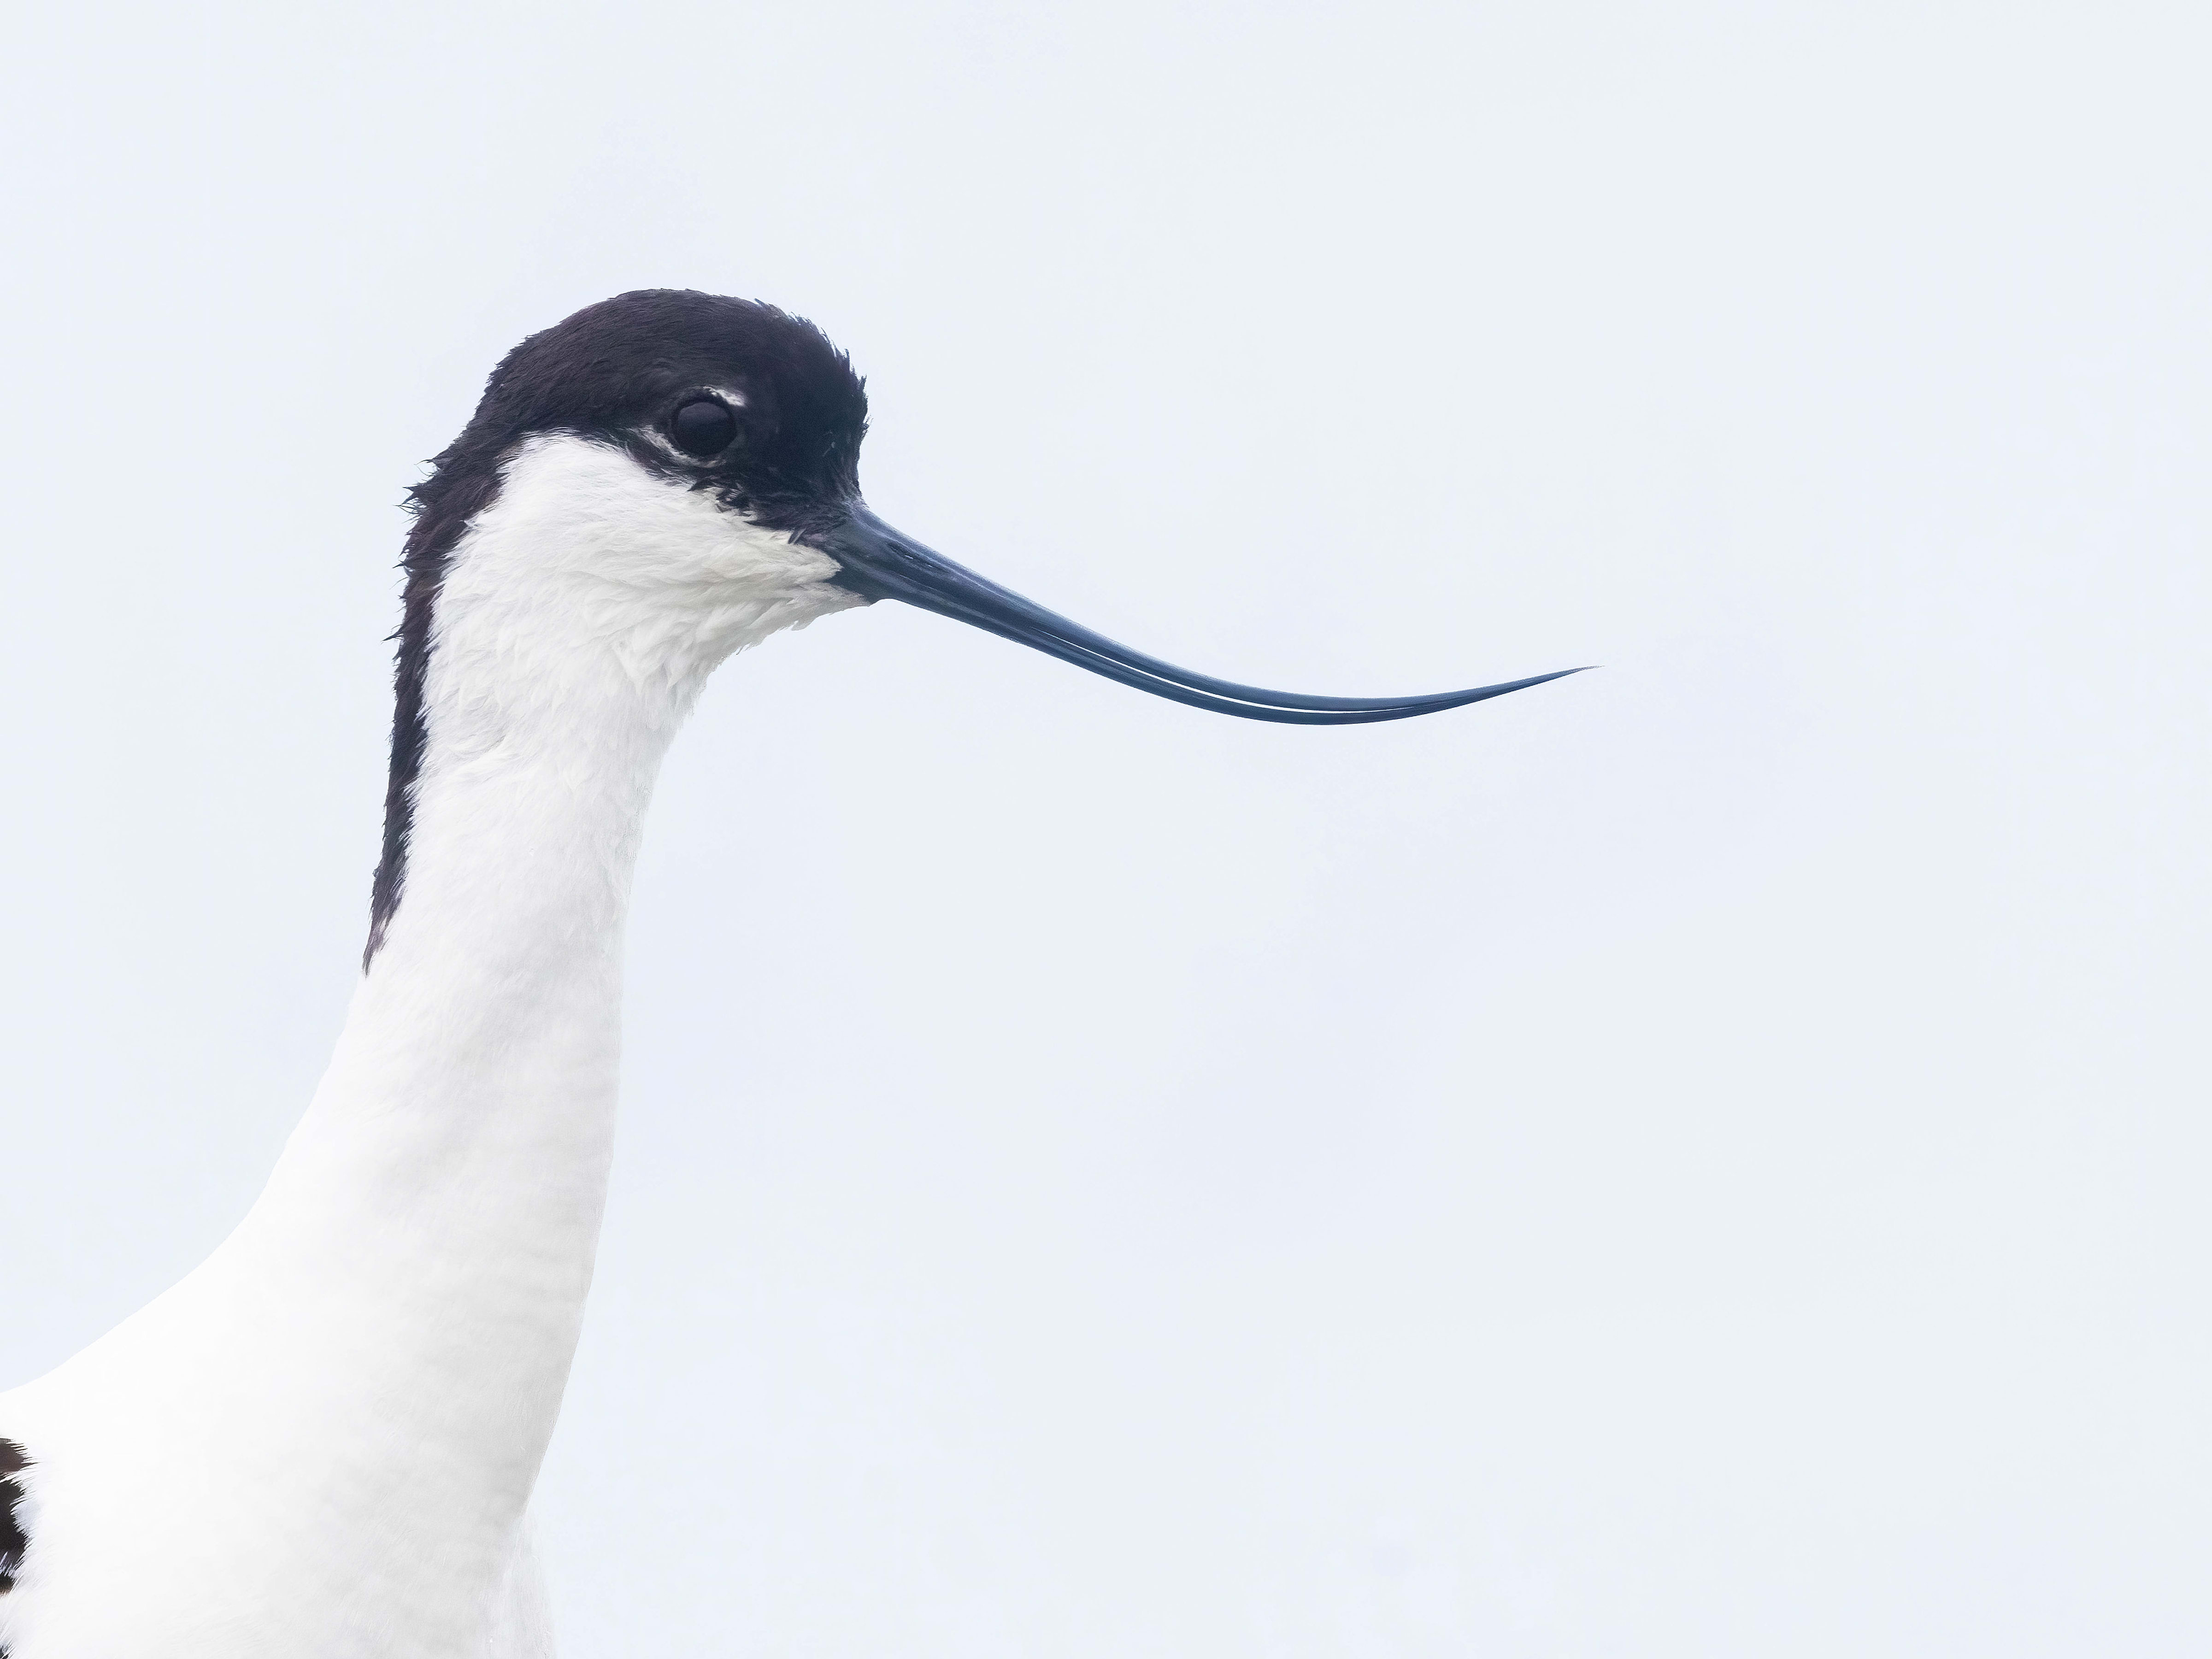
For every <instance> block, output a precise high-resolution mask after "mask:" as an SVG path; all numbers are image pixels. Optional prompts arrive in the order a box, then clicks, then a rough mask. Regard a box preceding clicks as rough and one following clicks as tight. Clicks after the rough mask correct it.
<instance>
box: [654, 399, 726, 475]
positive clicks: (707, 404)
mask: <svg viewBox="0 0 2212 1659" xmlns="http://www.w3.org/2000/svg"><path fill="white" fill-rule="evenodd" d="M737 435H738V417H737V416H734V415H732V414H731V413H730V411H729V410H728V409H727V408H726V406H724V405H723V404H720V403H719V402H717V401H716V400H715V399H714V398H693V399H692V400H691V401H690V403H688V404H684V406H683V407H682V408H680V409H678V410H677V411H676V412H675V413H674V414H673V415H671V416H669V417H668V437H669V441H671V443H673V444H674V445H675V446H676V447H678V449H680V450H682V451H683V452H684V453H685V454H686V455H689V456H690V457H691V458H692V459H694V460H701V461H703V460H705V459H707V458H708V456H709V455H719V454H720V453H722V452H723V451H724V450H726V449H727V448H728V447H730V441H731V440H732V438H735V437H736V436H737Z"/></svg>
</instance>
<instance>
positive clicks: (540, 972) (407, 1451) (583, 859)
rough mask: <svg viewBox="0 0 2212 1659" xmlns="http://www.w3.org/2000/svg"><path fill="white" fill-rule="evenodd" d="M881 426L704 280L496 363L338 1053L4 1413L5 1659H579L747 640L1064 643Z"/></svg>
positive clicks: (438, 557) (420, 533) (763, 865)
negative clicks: (638, 1256)
mask: <svg viewBox="0 0 2212 1659" xmlns="http://www.w3.org/2000/svg"><path fill="white" fill-rule="evenodd" d="M864 413H865V403H864V400H863V399H862V397H861V393H860V383H859V381H858V380H857V379H856V378H854V376H853V375H852V374H851V372H850V370H849V368H847V367H846V366H845V363H844V360H843V359H842V356H838V355H836V353H835V352H834V351H833V350H832V349H831V348H829V344H828V343H827V342H826V341H825V340H823V339H822V337H820V336H819V335H818V334H817V333H816V332H815V331H813V330H812V329H811V325H805V324H803V323H800V322H798V321H797V320H796V319H791V318H787V317H786V316H784V315H783V314H782V313H778V312H775V311H773V310H771V309H769V307H757V306H749V305H746V304H744V303H743V302H739V301H726V300H716V299H712V298H710V296H706V295H666V294H654V295H628V296H623V298H622V299H621V300H617V301H608V302H605V305H603V306H601V307H592V308H591V310H589V311H587V312H586V313H579V316H578V317H577V318H574V319H569V321H568V322H567V323H564V324H562V325H559V327H557V328H556V329H555V330H552V331H548V332H547V333H546V334H544V335H540V336H536V337H532V340H531V341H528V342H526V343H525V344H524V345H523V346H522V347H520V348H518V349H517V350H516V352H515V353H514V354H513V355H511V356H510V357H509V358H508V359H507V362H504V363H503V364H502V365H501V368H500V370H499V371H498V372H497V373H496V374H495V375H494V377H493V380H492V382H491V385H490V387H489V390H488V392H487V393H486V397H485V399H484V404H483V406H482V407H481V408H480V409H479V410H478V413H477V418H476V420H475V421H474V422H471V427H470V428H469V429H468V431H466V432H465V433H464V435H463V436H462V438H461V439H460V440H459V441H457V443H456V444H455V446H453V447H452V448H451V449H449V450H448V451H447V453H445V454H444V455H441V457H440V458H439V461H438V463H437V471H436V472H435V474H434V475H433V477H432V478H431V479H430V480H429V481H428V483H426V484H425V485H424V486H422V488H421V489H418V491H417V497H418V501H417V506H418V516H417V520H416V529H415V533H414V535H413V536H412V537H410V544H409V550H408V557H407V568H408V572H409V586H408V600H407V619H406V622H405V623H404V625H403V629H402V635H401V647H400V653H399V672H398V714H397V717H396V719H395V729H394V742H393V774H392V793H391V795H390V797H389V799H388V800H387V823H386V844H385V863H384V866H383V868H382V869H380V872H379V875H378V880H377V884H376V894H375V907H374V909H375V914H374V927H373V930H372V933H371V939H370V945H369V951H368V955H367V957H366V960H365V966H364V972H363V975H362V979H361V981H360V982H359V984H358V986H357V987H356V991H355V994H354V996H353V1000H352V1004H351V1006H350V1008H349V1012H348V1015H347V1018H346V1022H345V1025H344V1029H343V1033H342V1035H341V1036H340V1037H339V1039H338V1042H337V1049H336V1052H335V1054H334V1055H333V1057H332V1060H331V1065H330V1068H329V1070H328V1071H327V1073H325V1076H324V1078H323V1079H322V1081H321V1084H320V1085H319V1087H318V1089H317V1091H316V1092H315V1095H314V1097H313V1102H312V1103H311V1104H310V1106H309V1108H308V1109H307V1114H306V1116H305V1117H304V1119H303V1120H302V1121H301V1124H300V1125H299V1127H298V1128H297V1129H296V1131H295V1133H294V1134H293V1135H292V1137H291V1139H290V1140H289V1143H288V1144H287V1146H286V1147H285V1149H284V1152H283V1155H282V1157H281V1158H280V1159H279V1161H278V1163H277V1165H276V1170H274V1172H273V1173H272V1175H271V1176H270V1181H269V1183H268V1186H267V1188H265V1190H264V1192H263V1194H261V1196H260V1198H259V1200H258V1202H257V1203H256V1204H255V1205H254V1206H253V1208H252V1211H251V1212H250V1213H249V1214H248V1215H247V1217H246V1219H245V1220H244V1221H243V1222H242V1223H241V1225H240V1226H239V1228H238V1229H237V1231H235V1232H234V1233H233V1234H232V1235H231V1236H230V1237H229V1238H228V1239H227V1240H226V1241H225V1242H224V1243H222V1245H221V1246H220V1247H219V1248H218V1249H216V1252H215V1254H214V1255H212V1256H210V1258H209V1259H208V1260H207V1261H205V1262H204V1263H203V1264H202V1265H201V1266H200V1267H198V1268H197V1270H196V1271H194V1272H193V1273H191V1274H190V1275H189V1276H188V1277H186V1278H185V1279H183V1280H182V1281H181V1282H180V1283H179V1284H178V1285H176V1286H175V1287H173V1289H171V1290H170V1291H167V1293H166V1294H164V1295H162V1296H161V1297H158V1298H157V1299H156V1300H155V1301H154V1302H153V1303H151V1304H149V1305H148V1306H147V1307H146V1308H145V1309H143V1310H141V1311H140V1312H139V1313H137V1314H136V1315H134V1316H132V1317H131V1318H130V1319H128V1320H126V1321H125V1322H124V1323H123V1324H121V1325H120V1326H118V1327H117V1328H115V1329H114V1330H113V1331H112V1332H111V1333H110V1334H107V1335H106V1336H105V1337H103V1338H101V1339H100V1340H99V1341H97V1342H95V1343H94V1345H93V1346H90V1347H88V1348H87V1349H86V1350H84V1351H83V1352H82V1353H80V1354H78V1355H77V1356H76V1357H75V1358H72V1359H70V1360H69V1361H68V1362H66V1363H65V1364H63V1365H62V1366H61V1367H59V1368H58V1370H54V1371H52V1372H51V1373H50V1374H48V1375H47V1376H44V1377H42V1378H40V1379H39V1380H38V1381H36V1382H34V1383H30V1384H28V1385H27V1386H25V1387H22V1388H20V1389H15V1390H14V1391H13V1392H10V1393H9V1394H5V1395H0V1451H5V1450H6V1449H8V1448H15V1449H16V1450H15V1452H14V1453H12V1454H10V1455H11V1456H12V1464H11V1462H8V1461H0V1476H4V1477H5V1479H4V1480H0V1498H8V1497H9V1496H11V1495H12V1496H13V1497H14V1498H15V1502H14V1504H13V1513H14V1523H15V1529H16V1530H17V1531H19V1532H20V1534H21V1538H22V1540H23V1541H24V1543H23V1547H21V1550H20V1551H19V1552H17V1553H18V1554H19V1555H20V1559H16V1560H14V1561H12V1562H11V1561H10V1560H9V1557H8V1555H7V1554H6V1553H5V1552H4V1550H0V1568H7V1567H9V1566H12V1586H11V1587H9V1579H8V1577H7V1576H5V1575H0V1652H4V1654H5V1655H6V1656H7V1659H155V1656H159V1659H525V1656H531V1659H535V1656H540V1655H544V1654H548V1653H550V1635H549V1634H548V1631H547V1626H546V1620H545V1616H544V1594H543V1589H542V1587H541V1586H540V1585H539V1584H538V1579H537V1570H536V1567H535V1564H534V1561H533V1560H532V1555H531V1552H530V1547H529V1541H528V1535H527V1526H526V1510H527V1506H528V1503H529V1498H530V1495H531V1491H532V1486H533V1484H534V1482H535V1480H536V1478H537V1474H538V1465H539V1462H540V1461H541V1459H542V1457H543V1455H544V1451H545V1448H546V1444H547V1442H548V1440H549V1438H550V1436H551V1434H552V1431H553V1426H554V1423H555V1420H556V1417H557V1415H558V1412H559V1408H560V1403H561V1396H562V1389H563V1386H564V1384H565V1383H566V1380H567V1376H568V1368H569V1364H570V1361H571V1359H572V1357H573V1355H574V1350H575V1345H576V1340H577V1334H578V1331H579V1329H580V1322H581V1319H582V1315H583V1309H584V1304H585V1297H586V1291H587V1290H588V1288H589V1285H590V1282H591V1276H592V1260H593V1254H594V1251H595V1249H596V1246H597V1243H598V1237H599V1223H600V1217H601V1212H602V1210H603V1208H604V1205H605V1194H606V1184H607V1175H608V1168H609V1158H610V1154H611V1141H612V1132H613V1126H614V1113H615V1102H616V1074H617V1054H618V1046H619V1038H620V1016H621V1006H620V1005H621V957H622V944H623V922H624V917H625V914H626V911H627V907H628V902H629V888H630V882H631V875H632V871H633V869H634V866H635V861H636V856H637V850H638V846H639V838H640V835H641V826H642V823H643V818H644V814H645V811H646V808H647V804H648V802H649V800H650V798H651V795H652V792H653V783H654V779H655V776H656V775H657V773H658V770H659V765H660V763H661V759H662V757H663V756H664V755H665V752H666V750H667V748H668V745H669V744H670V742H671V739H672V738H673V737H674V735H675V733H676V732H677V730H678V727H679V726H681V725H682V723H683V721H684V718H685V716H686V715H687V714H689V713H690V709H691V708H692V706H693V704H694V703H695V702H696V699H697V697H698V695H699V693H700V691H701V690H702V687H703V686H704V684H705V683H706V680H707V678H708V676H709V675H710V674H711V673H712V672H713V671H714V668H715V667H716V666H717V665H719V664H720V663H721V662H722V661H723V660H724V659H726V658H727V657H728V656H729V655H731V654H732V653H734V652H736V651H738V650H741V649H743V648H744V647H746V646H749V645H752V644H755V643H757V642H758V641H761V640H763V639H765V638H766V637H768V636H769V635H772V634H774V633H776V632H778V631H780V630H781V629H788V628H793V627H800V626H804V625H805V624H806V623H810V622H811V621H813V620H815V619H816V618H817V617H823V616H826V615H829V614H830V613H832V612H834V611H841V610H846V609H849V608H852V607H854V606H858V605H865V604H867V603H869V602H870V601H871V600H872V599H874V598H877V597H882V596H884V593H883V592H882V590H884V589H885V588H886V587H888V586H891V585H893V584H895V583H896V582H900V581H906V582H916V581H923V580H939V586H940V588H941V589H942V590H944V591H943V592H936V594H935V598H936V599H937V600H938V601H939V602H936V603H931V604H930V608H933V609H939V610H945V611H948V613H950V614H961V607H966V608H967V609H968V610H969V611H975V612H976V614H970V615H966V616H965V617H963V619H965V620H969V621H976V622H979V623H981V625H983V626H987V627H991V628H993V629H994V631H998V632H1001V633H1008V634H1010V635H1014V636H1016V637H1020V636H1021V630H1022V629H1025V628H1027V629H1042V627H1043V626H1044V624H1042V623H1035V622H1034V620H1033V619H1032V617H1030V615H1029V613H1025V612H1021V611H1017V610H1015V609H1013V608H1012V607H1013V606H1014V605H1017V604H1018V605H1026V603H1027V602H1026V601H1016V600H1015V599H1014V596H1011V595H1006V596H1005V599H1006V601H1007V604H1006V606H1004V607H1002V608H1000V610H996V611H993V610H990V609H989V608H988V604H995V603H996V601H988V595H989V594H995V593H1002V592H1003V590H997V589H991V588H989V585H988V584H983V583H981V580H980V579H978V578H973V577H969V576H968V574H967V573H965V572H962V571H960V570H959V568H958V567H957V566H951V564H950V562H949V561H937V562H936V564H935V565H933V564H932V563H931V562H932V561H935V560H936V556H934V555H930V554H928V552H927V550H926V549H921V548H920V545H919V544H913V543H908V542H906V541H904V540H903V538H896V532H890V531H889V530H888V527H887V526H881V525H880V521H878V520H874V519H873V517H872V514H867V513H866V509H865V507H863V506H862V505H861V504H860V498H859V495H858V488H857V473H856V465H857V453H858V449H859V444H860V432H861V429H862V421H863V417H864ZM718 440H719V442H718ZM710 445H712V446H714V447H711V448H708V447H707V446H710ZM702 450H703V451H704V453H701V452H702ZM871 560H873V561H875V562H876V563H875V564H874V565H873V566H871V564H870V563H869V561H871ZM940 567H941V568H942V569H945V570H949V571H951V572H953V573H955V574H956V575H957V577H958V578H961V579H964V581H965V582H967V583H972V584H975V587H974V588H973V589H970V588H969V587H967V586H962V585H961V583H960V582H959V581H956V580H954V579H953V578H952V577H942V578H934V577H933V576H932V574H931V573H932V571H933V569H936V568H940ZM979 592H980V593H983V594H984V598H982V599H979V598H978V597H977V594H978V593H979ZM895 596H896V597H902V598H911V597H913V596H912V595H911V594H908V593H897V594H896V595H895ZM930 597H931V596H930V595H928V594H925V596H924V599H922V600H918V601H917V602H927V601H928V600H929V599H930ZM987 601H988V603H987ZM1029 611H1030V612H1033V613H1034V615H1035V616H1036V617H1046V618H1049V619H1050V620H1051V622H1052V623H1055V624H1061V625H1062V626H1063V627H1064V629H1066V630H1072V632H1069V633H1064V634H1062V635H1053V636H1052V637H1051V639H1050V641H1049V642H1047V643H1046V648H1053V647H1055V646H1057V647H1060V648H1058V649H1055V651H1054V654H1068V653H1071V652H1075V651H1090V652H1093V653H1094V654H1096V647H1091V646H1089V645H1087V644H1070V643H1068V641H1069V639H1070V638H1073V636H1074V635H1077V634H1079V633H1080V630H1074V629H1073V624H1064V623H1063V619H1059V618H1052V617H1051V613H1049V612H1043V611H1037V610H1036V608H1035V607H1030V608H1029ZM1089 637H1090V638H1092V639H1095V638H1096V636H1089ZM1028 642H1031V643H1039V642H1041V641H1038V640H1031V641H1028ZM1104 644H1106V645H1108V646H1110V645H1111V642H1110V641H1106V642H1104ZM1115 648H1116V649H1119V648H1120V647H1115ZM1127 655H1128V656H1129V657H1132V658H1134V657H1135V653H1127ZM1139 660H1140V661H1142V662H1146V663H1149V662H1150V661H1151V659H1139ZM1083 665H1085V666H1096V664H1094V663H1091V662H1085V663H1084V664H1083ZM1109 666H1112V667H1114V668H1115V669H1116V677H1117V678H1119V677H1125V676H1126V675H1127V674H1136V673H1144V674H1152V675H1154V676H1155V678H1157V677H1158V676H1157V674H1156V673H1155V670H1154V669H1152V668H1146V669H1131V668H1128V667H1127V665H1126V664H1109ZM1157 667H1158V668H1160V669H1164V668H1165V667H1166V665H1157ZM1100 671H1106V669H1105V668H1101V669H1100ZM1175 672H1178V673H1179V672H1181V671H1175ZM1192 683H1196V684H1198V686H1199V688H1200V689H1199V690H1195V691H1194V692H1193V693H1192V696H1193V698H1199V697H1202V698H1205V699H1208V700H1218V696H1219V694H1218V693H1217V692H1215V691H1212V690H1206V689H1204V688H1205V687H1207V686H1215V685H1219V684H1222V683H1219V682H1212V681H1203V680H1202V679H1201V677H1196V676H1190V677H1187V680H1186V682H1185V683H1183V684H1182V686H1181V687H1180V688H1179V689H1182V690H1190V689H1191V684H1192ZM1147 689H1158V688H1157V687H1147ZM1231 690H1247V691H1249V690H1251V689H1250V688H1231ZM1164 694H1165V693H1164ZM1489 694H1491V693H1490V692H1489V691H1486V692H1485V693H1483V694H1480V695H1489ZM1267 695H1269V696H1273V695H1276V694H1267ZM1453 695H1454V696H1455V697H1456V699H1457V700H1459V701H1469V700H1473V696H1472V695H1470V694H1453ZM1186 700H1191V699H1186ZM1302 701H1304V702H1339V703H1346V704H1347V705H1349V704H1351V703H1352V701H1353V700H1342V699H1334V700H1332V699H1309V700H1302ZM1417 704H1418V705H1419V706H1417ZM1432 704H1433V705H1435V706H1446V705H1445V704H1443V702H1441V701H1440V700H1437V699H1428V700H1415V699H1400V700H1395V701H1389V700H1370V701H1369V702H1365V703H1361V704H1359V705H1358V707H1357V708H1353V707H1350V706H1347V707H1346V708H1342V709H1337V710H1327V709H1323V710H1313V709H1301V710H1297V711H1296V712H1298V713H1299V714H1300V715H1301V717H1304V715H1309V714H1321V715H1322V716H1324V717H1328V718H1340V719H1352V718H1363V717H1364V718H1374V717H1376V715H1375V714H1373V713H1372V712H1371V710H1372V709H1374V708H1391V709H1393V710H1402V711H1403V712H1405V713H1419V712H1427V708H1428V707H1429V706H1430V705H1432ZM1231 712H1249V711H1246V710H1243V709H1233V710H1231ZM1261 717H1273V716H1268V715H1262V716H1261ZM1383 717H1386V718H1388V717H1395V715H1385V716H1383ZM750 859H751V860H752V866H751V873H752V875H753V876H754V878H757V879H759V880H763V881H812V880H824V879H827V878H828V876H827V874H826V872H822V871H819V870H818V869H816V868H814V867H812V866H811V864H810V862H809V859H808V856H807V854H806V852H805V849H803V848H752V849H750ZM10 1468H13V1473H10V1472H9V1471H10ZM11 1487H12V1491H11ZM0 1542H4V1535H0Z"/></svg>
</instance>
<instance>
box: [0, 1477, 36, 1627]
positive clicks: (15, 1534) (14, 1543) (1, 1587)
mask: <svg viewBox="0 0 2212 1659" xmlns="http://www.w3.org/2000/svg"><path fill="white" fill-rule="evenodd" d="M30 1466H31V1460H30V1459H29V1458H28V1457H27V1456H26V1455H24V1453H23V1449H22V1448H21V1446H19V1445H17V1444H16V1443H15V1442H14V1441H12V1440H0V1595H6V1594H7V1593H8V1592H9V1590H11V1589H15V1569H16V1568H18V1567H20V1566H21V1565H23V1551H24V1550H25V1549H26V1548H27V1547H28V1546H29V1544H30V1540H29V1539H27V1538H26V1537H24V1536H23V1526H22V1523H21V1522H20V1521H18V1520H16V1518H15V1505H16V1504H19V1503H21V1502H22V1499H23V1489H22V1487H21V1486H18V1485H17V1484H16V1483H15V1477H16V1476H17V1475H19V1474H22V1472H23V1471H24V1470H25V1469H27V1468H29V1467H30Z"/></svg>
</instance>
